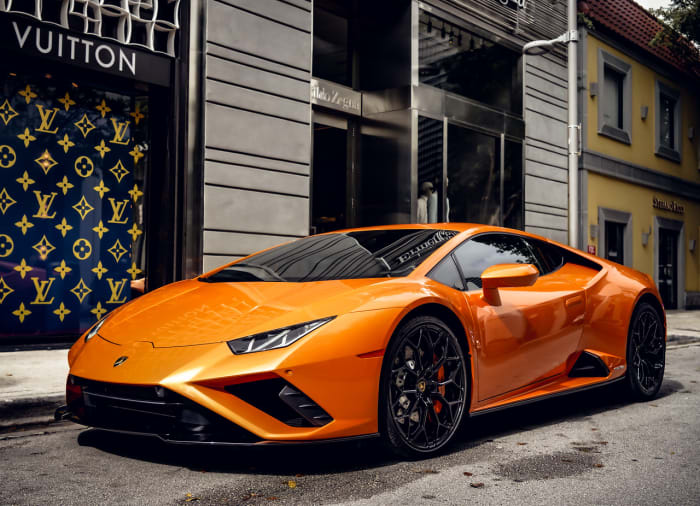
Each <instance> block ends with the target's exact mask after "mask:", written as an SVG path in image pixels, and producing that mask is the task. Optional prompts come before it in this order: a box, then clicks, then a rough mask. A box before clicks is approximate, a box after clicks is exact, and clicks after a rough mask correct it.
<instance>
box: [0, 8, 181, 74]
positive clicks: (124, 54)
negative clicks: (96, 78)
mask: <svg viewBox="0 0 700 506" xmlns="http://www.w3.org/2000/svg"><path fill="white" fill-rule="evenodd" d="M0 45H1V46H2V47H3V48H6V49H9V50H11V51H19V52H22V53H30V54H34V55H36V56H41V57H45V58H50V59H52V60H57V61H60V62H62V63H71V64H75V65H80V66H81V67H85V68H90V69H93V70H98V71H101V72H109V73H110V74H114V75H118V76H121V77H126V78H131V79H139V80H142V81H146V82H152V83H155V84H161V85H167V84H169V83H170V60H169V59H168V58H166V57H163V56H159V55H155V54H151V53H146V52H144V51H136V50H134V49H131V48H129V47H125V46H122V45H119V44H113V43H111V42H108V41H106V40H103V39H102V40H101V39H98V38H95V37H90V36H85V35H80V34H75V33H72V32H69V31H67V30H63V29H62V28H59V27H57V26H55V25H51V24H47V23H40V22H35V21H33V20H30V19H27V18H25V17H13V16H6V15H3V16H2V17H0Z"/></svg>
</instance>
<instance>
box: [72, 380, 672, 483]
mask: <svg viewBox="0 0 700 506" xmlns="http://www.w3.org/2000/svg"><path fill="white" fill-rule="evenodd" d="M683 389H684V386H683V384H681V383H680V382H678V381H675V380H671V379H665V380H664V383H663V385H662V387H661V390H660V392H659V395H658V397H657V398H656V399H655V400H654V401H651V402H650V403H649V404H650V408H651V407H653V406H654V402H655V401H656V400H660V399H662V398H664V397H666V396H669V395H673V394H674V393H676V392H679V391H681V390H683ZM632 403H633V401H629V400H624V397H623V396H622V395H621V389H620V388H619V384H617V385H609V386H606V387H601V388H598V389H595V390H589V391H585V392H580V393H575V394H571V395H567V396H563V397H557V398H553V399H548V400H543V401H540V402H536V403H532V404H528V405H524V406H519V407H513V408H510V409H507V410H503V411H498V412H493V413H489V414H484V415H480V416H475V417H473V418H471V419H469V420H467V421H466V423H465V424H464V430H463V431H462V432H461V434H460V435H459V437H458V439H457V441H456V443H455V444H454V445H452V446H451V447H450V449H449V450H448V451H447V452H446V453H447V454H455V453H458V452H461V451H464V450H469V449H472V448H478V447H479V446H481V445H484V444H485V443H490V442H492V441H494V440H496V439H498V438H501V437H505V436H508V435H510V434H514V433H518V432H521V431H527V430H531V429H536V428H538V427H542V426H548V425H555V424H559V423H562V422H566V421H577V420H581V419H585V418H587V417H591V416H592V415H595V414H597V413H601V412H609V411H613V410H618V409H621V408H624V407H625V406H628V405H629V404H632ZM78 444H80V445H81V446H89V447H93V448H95V449H97V450H100V451H103V452H106V453H110V454H114V455H119V456H121V457H125V458H131V459H137V460H143V461H149V462H153V463H157V464H163V465H169V466H173V467H185V468H188V469H191V470H194V471H206V472H218V473H236V474H257V475H290V474H291V475H295V474H303V475H326V474H333V473H341V472H349V471H356V470H367V469H372V468H380V467H385V466H389V465H393V464H396V463H398V462H400V461H399V460H398V459H397V458H396V457H394V456H393V455H392V454H390V453H389V452H388V451H386V450H385V449H384V447H383V445H382V444H381V442H380V441H379V440H377V439H372V440H365V441H361V442H357V441H356V442H343V443H332V444H317V445H308V444H307V445H301V446H299V445H289V446H254V447H230V446H229V447H224V446H189V445H173V444H166V443H163V442H162V441H160V440H158V439H156V438H150V437H143V436H132V435H127V434H119V433H112V432H107V431H101V430H96V429H89V430H85V431H83V432H81V433H80V434H79V435H78ZM438 458H439V457H438Z"/></svg>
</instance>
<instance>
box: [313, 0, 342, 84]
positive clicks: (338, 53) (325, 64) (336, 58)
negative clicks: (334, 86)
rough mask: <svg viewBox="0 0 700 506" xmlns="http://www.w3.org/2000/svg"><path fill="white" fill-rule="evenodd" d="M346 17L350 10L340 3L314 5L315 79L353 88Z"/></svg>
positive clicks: (319, 2)
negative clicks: (318, 78)
mask: <svg viewBox="0 0 700 506" xmlns="http://www.w3.org/2000/svg"><path fill="white" fill-rule="evenodd" d="M349 16H350V8H349V6H348V5H344V4H343V3H341V2H331V1H328V0H319V1H316V2H314V41H313V42H314V47H313V64H312V65H313V67H312V74H313V76H314V77H320V78H321V79H327V80H328V81H333V82H335V83H340V84H344V85H346V86H351V85H352V79H351V64H350V62H351V52H350V47H349V35H348V34H349V21H348V18H349Z"/></svg>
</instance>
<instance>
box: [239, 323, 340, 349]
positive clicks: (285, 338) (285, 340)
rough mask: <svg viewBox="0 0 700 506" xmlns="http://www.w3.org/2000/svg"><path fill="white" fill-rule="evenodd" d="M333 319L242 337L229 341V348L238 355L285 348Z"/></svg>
mask: <svg viewBox="0 0 700 506" xmlns="http://www.w3.org/2000/svg"><path fill="white" fill-rule="evenodd" d="M333 318H335V316H330V317H328V318H321V319H320V320H313V321H310V322H306V323H299V324H297V325H292V326H290V327H285V328H283V329H277V330H270V331H269V332H263V333H261V334H254V335H252V336H248V337H241V338H240V339H234V340H232V341H229V342H228V346H229V348H231V351H232V352H234V353H235V354H236V355H242V354H243V353H255V352H256V351H267V350H275V349H277V348H285V347H287V346H289V345H290V344H292V343H296V342H297V341H298V340H299V339H301V338H302V337H304V336H305V335H306V334H308V333H309V332H312V331H314V330H316V329H317V328H319V327H320V326H321V325H325V324H326V323H328V322H329V321H331V320H332V319H333Z"/></svg>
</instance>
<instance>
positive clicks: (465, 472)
mask: <svg viewBox="0 0 700 506" xmlns="http://www.w3.org/2000/svg"><path fill="white" fill-rule="evenodd" d="M464 476H474V473H470V472H469V471H464Z"/></svg>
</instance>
